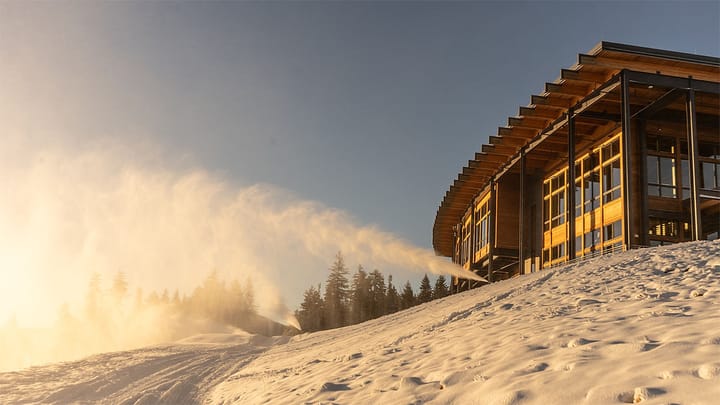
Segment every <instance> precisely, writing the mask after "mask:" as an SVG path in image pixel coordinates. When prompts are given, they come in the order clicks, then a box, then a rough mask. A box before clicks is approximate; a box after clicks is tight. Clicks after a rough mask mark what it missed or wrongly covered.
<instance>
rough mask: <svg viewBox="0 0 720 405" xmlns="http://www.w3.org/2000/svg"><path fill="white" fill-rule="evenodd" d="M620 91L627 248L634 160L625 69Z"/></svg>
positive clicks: (628, 88) (624, 224)
mask: <svg viewBox="0 0 720 405" xmlns="http://www.w3.org/2000/svg"><path fill="white" fill-rule="evenodd" d="M621 75H622V77H621V79H620V80H621V84H620V91H621V93H622V117H621V120H622V154H623V187H622V191H623V231H624V232H623V233H624V235H625V237H624V241H623V242H624V244H625V249H628V250H629V249H631V248H632V240H633V226H632V209H631V207H630V204H631V202H632V199H631V198H630V190H631V189H632V184H631V182H632V176H631V175H630V162H631V161H632V159H631V157H632V148H631V139H632V137H631V136H630V118H631V115H630V81H629V80H628V71H627V70H623V71H622V73H621Z"/></svg>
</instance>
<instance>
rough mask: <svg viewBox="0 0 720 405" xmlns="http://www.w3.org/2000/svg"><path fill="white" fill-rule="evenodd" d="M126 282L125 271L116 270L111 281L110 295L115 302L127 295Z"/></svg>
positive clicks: (119, 301)
mask: <svg viewBox="0 0 720 405" xmlns="http://www.w3.org/2000/svg"><path fill="white" fill-rule="evenodd" d="M127 291H128V283H127V281H126V279H125V273H123V272H121V271H118V272H117V273H115V278H114V279H113V283H112V295H113V298H114V299H115V303H116V304H120V303H121V302H122V300H123V298H125V295H127Z"/></svg>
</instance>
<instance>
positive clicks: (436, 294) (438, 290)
mask: <svg viewBox="0 0 720 405" xmlns="http://www.w3.org/2000/svg"><path fill="white" fill-rule="evenodd" d="M448 295H450V289H449V288H448V286H447V284H445V276H443V275H442V274H441V275H439V276H438V278H437V280H435V288H434V289H433V293H432V299H434V300H436V299H440V298H443V297H447V296H448Z"/></svg>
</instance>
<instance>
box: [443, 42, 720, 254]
mask: <svg viewBox="0 0 720 405" xmlns="http://www.w3.org/2000/svg"><path fill="white" fill-rule="evenodd" d="M621 71H632V73H633V76H632V77H634V78H635V80H637V81H638V82H643V80H644V76H643V75H649V76H652V75H654V76H653V78H654V79H655V80H656V79H657V78H663V79H665V80H668V83H667V86H668V87H683V86H680V85H678V84H679V83H678V82H673V79H674V80H681V79H682V80H684V81H686V82H687V81H688V79H687V78H688V77H692V80H696V81H700V82H701V85H702V86H705V87H702V86H701V88H707V89H708V91H710V92H711V93H713V94H714V96H711V98H712V97H714V98H712V99H711V100H709V101H707V102H705V103H704V104H703V102H702V101H704V100H703V99H702V97H703V96H701V95H698V100H700V101H701V102H700V103H699V108H698V113H699V114H702V113H704V112H707V113H708V114H713V108H716V106H717V102H718V101H717V98H718V97H717V93H718V89H720V58H717V57H712V56H703V55H694V54H688V53H681V52H673V51H666V50H661V49H653V48H644V47H638V46H632V45H624V44H618V43H612V42H600V43H599V44H598V45H597V46H595V47H594V48H593V49H592V50H590V51H589V52H588V53H587V54H579V55H578V62H577V63H576V64H575V65H573V66H571V67H570V68H569V69H562V70H561V71H560V77H559V78H558V79H556V80H555V81H554V82H552V83H546V84H545V89H544V90H545V91H544V92H543V93H542V94H538V95H532V96H531V97H530V104H529V105H527V106H524V107H520V108H519V111H518V115H516V116H512V117H509V118H508V125H507V126H505V127H500V128H498V132H497V134H496V135H491V136H490V137H489V142H490V143H489V144H484V145H482V146H481V150H480V152H478V153H475V157H474V159H471V160H469V161H468V164H467V166H465V167H463V169H462V172H461V173H460V174H458V177H457V179H456V180H455V181H454V182H453V185H452V186H450V188H449V190H448V191H447V192H446V193H445V196H444V198H443V200H442V201H441V203H440V206H439V208H438V210H437V213H436V216H435V223H434V226H433V247H434V249H435V253H436V254H438V255H441V256H448V257H451V256H452V254H453V252H452V249H453V233H454V227H455V225H456V224H458V223H460V222H461V220H462V218H463V216H464V214H465V213H466V212H467V209H468V208H469V207H470V205H471V204H472V202H473V200H474V199H475V198H476V197H480V196H481V195H482V194H484V192H486V191H487V190H488V185H489V183H490V181H491V180H493V179H499V178H501V176H502V175H503V174H505V173H507V172H512V171H516V170H517V166H518V165H517V164H516V163H517V162H518V161H519V160H520V157H521V153H524V154H525V158H526V167H527V168H528V169H529V170H531V171H532V170H545V169H547V165H548V162H551V161H553V160H555V161H557V160H558V158H562V157H563V156H567V150H566V149H567V147H566V145H567V123H568V113H569V110H570V109H571V108H572V112H573V114H574V117H575V121H576V124H575V131H576V138H577V139H578V143H577V144H578V148H579V149H580V148H582V146H581V145H583V143H586V144H587V143H590V142H592V141H593V139H595V138H597V137H598V136H601V135H603V134H604V133H606V132H607V131H608V128H612V127H613V126H617V125H616V122H619V119H620V111H621V108H620V105H621V97H620V83H621V80H620V72H621ZM668 76H673V77H670V78H668ZM660 83H661V84H662V81H661V82H660ZM663 96H664V94H663V89H653V88H652V86H648V88H647V89H642V88H634V89H633V91H632V92H631V99H635V100H638V101H639V102H637V103H636V104H637V105H639V106H640V107H637V108H635V109H631V112H632V113H633V114H634V115H635V114H642V113H643V111H642V110H643V108H644V107H645V105H647V104H648V103H649V104H650V105H652V103H653V102H655V101H657V100H658V99H661V98H662V97H663ZM666 97H668V98H671V95H668V96H666ZM644 100H647V103H646V104H643V102H644ZM681 101H682V100H681ZM669 105H671V103H668V104H663V105H662V107H666V108H667V107H668V106H669ZM703 105H707V107H705V109H704V110H703ZM678 108H679V107H678ZM714 113H715V114H717V110H715V111H714Z"/></svg>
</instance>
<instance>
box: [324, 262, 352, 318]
mask: <svg viewBox="0 0 720 405" xmlns="http://www.w3.org/2000/svg"><path fill="white" fill-rule="evenodd" d="M329 270H330V274H328V278H327V282H326V283H325V299H324V302H325V322H326V325H325V326H326V328H328V329H332V328H339V327H341V326H345V325H346V324H347V312H348V310H347V302H348V278H347V276H348V270H347V268H346V267H345V260H344V259H343V257H342V254H341V253H340V252H338V253H337V256H336V257H335V262H334V263H333V265H332V267H330V269H329Z"/></svg>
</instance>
